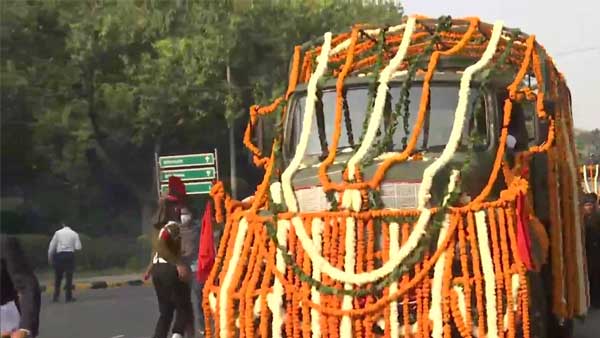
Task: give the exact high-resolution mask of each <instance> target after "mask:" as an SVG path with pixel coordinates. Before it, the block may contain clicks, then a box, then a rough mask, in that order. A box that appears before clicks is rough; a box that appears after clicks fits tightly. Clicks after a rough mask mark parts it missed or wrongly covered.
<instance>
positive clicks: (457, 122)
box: [284, 21, 502, 285]
mask: <svg viewBox="0 0 600 338" xmlns="http://www.w3.org/2000/svg"><path fill="white" fill-rule="evenodd" d="M501 32H502V22H501V21H498V22H496V23H495V24H494V28H493V31H492V37H491V39H490V42H489V43H488V46H487V47H486V50H485V52H484V53H483V56H482V58H481V59H480V60H479V61H478V62H477V63H476V64H474V65H472V66H470V67H468V68H467V70H466V71H465V72H464V74H463V76H462V78H461V84H460V91H459V101H458V106H457V109H456V113H455V117H454V124H453V127H452V132H451V134H450V140H449V142H448V145H447V146H446V148H445V149H444V151H443V152H442V155H441V156H440V158H438V159H437V160H436V161H434V162H433V163H432V164H431V165H429V167H427V169H425V173H424V175H423V182H424V183H425V184H423V183H422V184H421V187H420V189H419V210H420V211H421V214H420V215H419V219H418V220H417V223H416V224H415V227H414V229H413V231H412V232H411V234H410V236H409V238H408V240H407V242H406V243H405V244H404V245H403V246H402V247H401V248H400V250H399V251H398V252H397V254H396V255H395V256H393V257H390V260H388V261H387V262H386V263H384V264H383V266H381V267H380V268H379V269H376V270H373V271H371V272H366V273H359V274H356V273H351V272H346V271H342V270H340V269H337V268H336V267H334V266H332V265H331V264H330V263H329V262H328V261H327V260H325V259H324V258H323V257H322V256H321V255H319V254H317V253H316V252H315V247H314V245H313V243H312V241H311V240H310V238H309V237H308V235H307V234H306V231H305V229H304V226H303V224H302V220H301V219H300V218H299V217H295V218H294V219H292V225H293V226H294V228H295V230H296V234H297V235H298V239H299V240H300V243H301V244H302V247H303V249H304V250H305V251H306V253H307V254H308V256H309V258H310V260H311V261H312V263H313V265H317V266H319V267H320V269H321V270H322V271H323V272H324V273H327V274H328V275H329V276H330V277H331V278H333V279H334V280H336V281H339V282H343V283H354V284H355V285H362V284H366V283H370V282H374V281H376V280H378V279H381V278H383V277H385V276H387V275H388V274H389V273H390V272H392V271H393V270H394V268H395V267H396V266H398V265H399V264H401V263H402V261H403V260H404V259H405V258H406V257H407V256H408V255H409V254H410V253H411V252H412V250H414V249H415V248H416V247H417V245H418V243H419V240H420V239H421V237H422V236H423V234H424V233H425V228H426V226H427V223H429V219H430V217H431V210H430V209H427V208H426V207H425V205H426V203H427V201H428V200H429V198H430V194H429V189H430V188H431V184H432V181H433V176H434V175H435V174H436V173H437V171H438V170H439V169H440V168H441V167H442V166H444V165H445V164H446V163H447V162H448V161H449V160H450V158H452V156H453V155H454V152H455V151H456V148H457V146H458V142H459V141H460V137H461V135H462V129H463V125H464V121H465V115H466V111H467V105H468V96H469V90H470V82H471V78H472V76H473V73H475V72H476V71H478V70H480V69H481V68H483V67H484V66H485V65H486V64H487V63H488V62H489V61H490V59H491V58H492V56H493V55H494V53H495V51H496V47H497V45H498V40H499V39H500V33H501ZM303 132H304V130H303ZM351 167H352V166H349V167H348V168H349V169H350V168H351ZM449 184H453V183H452V180H451V182H450V183H449ZM287 188H288V187H286V185H285V184H284V196H285V195H286V194H285V193H286V191H285V189H287ZM290 189H291V188H290ZM292 197H293V192H292ZM286 201H287V198H286Z"/></svg>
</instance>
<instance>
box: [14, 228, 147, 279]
mask: <svg viewBox="0 0 600 338" xmlns="http://www.w3.org/2000/svg"><path fill="white" fill-rule="evenodd" d="M15 237H17V238H18V239H19V241H20V242H21V246H22V247H23V250H24V251H25V255H26V256H27V258H28V259H29V262H30V264H31V265H32V266H33V268H34V269H36V270H37V269H48V268H49V266H48V245H49V243H50V239H51V237H50V236H47V235H40V234H22V235H16V236H15ZM80 238H81V245H82V246H83V249H82V250H81V251H79V252H77V253H76V256H75V257H76V264H77V269H78V270H105V269H112V268H130V269H141V268H143V267H145V266H146V265H147V264H148V262H149V259H150V258H149V257H150V246H149V244H148V241H147V240H146V239H145V238H137V239H135V238H112V237H97V238H92V237H89V236H87V235H84V234H80Z"/></svg>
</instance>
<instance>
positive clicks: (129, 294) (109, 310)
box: [40, 286, 600, 338]
mask: <svg viewBox="0 0 600 338" xmlns="http://www.w3.org/2000/svg"><path fill="white" fill-rule="evenodd" d="M76 297H77V302H75V303H72V304H65V303H56V304H54V303H51V302H50V295H49V294H44V295H43V306H42V314H41V334H40V337H41V338H84V337H85V338H151V336H152V331H153V329H154V323H155V322H156V319H157V318H158V311H157V303H156V298H155V296H154V290H153V289H152V288H151V287H140V286H138V287H134V286H130V287H122V288H115V289H105V290H89V291H84V292H80V293H77V295H76ZM596 337H600V311H593V312H591V313H590V316H589V317H588V318H587V319H586V321H585V323H584V324H583V325H582V324H579V325H578V327H577V333H576V335H575V338H596Z"/></svg>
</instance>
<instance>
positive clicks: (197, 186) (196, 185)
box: [160, 182, 212, 195]
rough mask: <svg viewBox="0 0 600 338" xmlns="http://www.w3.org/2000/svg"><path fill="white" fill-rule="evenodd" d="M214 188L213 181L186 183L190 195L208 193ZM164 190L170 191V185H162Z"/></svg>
mask: <svg viewBox="0 0 600 338" xmlns="http://www.w3.org/2000/svg"><path fill="white" fill-rule="evenodd" d="M211 188H212V182H191V183H185V190H186V192H187V194H188V195H199V194H208V193H210V189H211ZM160 190H161V191H162V192H167V191H169V185H167V184H163V185H161V186H160Z"/></svg>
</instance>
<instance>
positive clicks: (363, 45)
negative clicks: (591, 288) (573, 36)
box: [202, 17, 599, 338]
mask: <svg viewBox="0 0 600 338" xmlns="http://www.w3.org/2000/svg"><path fill="white" fill-rule="evenodd" d="M440 59H443V60H444V61H449V62H450V63H452V62H454V61H456V62H463V63H464V64H465V69H462V70H460V71H458V70H457V69H454V68H447V67H448V66H447V64H446V62H442V63H440V62H439V61H440ZM425 60H428V61H427V64H425V62H424V61H425ZM438 63H439V64H440V65H438ZM466 66H468V67H466ZM438 68H439V69H438ZM448 72H450V73H452V72H455V73H457V74H462V75H460V77H461V81H460V90H459V102H458V104H457V107H456V111H455V113H454V125H453V128H452V130H451V133H450V138H449V139H448V141H447V142H446V143H447V145H446V146H445V149H444V150H443V152H442V153H441V155H440V156H439V157H438V158H427V157H428V156H427V153H426V150H425V153H424V154H421V153H420V154H416V153H415V151H416V149H417V142H418V140H419V139H420V138H421V137H424V138H427V137H429V136H430V135H432V133H435V132H436V131H435V130H430V127H431V126H430V125H428V124H427V119H428V118H429V117H428V116H427V114H428V110H429V109H430V106H431V97H430V96H431V94H432V91H431V86H432V85H434V84H435V79H434V77H435V76H437V74H441V73H448ZM505 74H508V75H511V76H513V78H512V80H511V83H510V85H509V86H507V88H506V91H507V93H508V95H507V98H506V100H504V102H503V103H502V114H501V115H502V118H501V121H500V125H499V132H498V133H496V134H497V140H495V141H494V143H493V144H497V149H495V150H494V151H495V153H491V155H492V156H491V157H492V159H491V160H490V163H489V164H490V168H491V169H490V171H489V175H488V176H489V177H488V178H487V180H486V182H482V183H484V184H483V188H482V189H481V190H480V191H477V192H475V196H474V198H472V199H471V200H470V201H469V200H464V199H463V198H462V196H463V194H464V192H463V188H464V186H463V185H464V182H461V181H464V180H465V179H470V177H469V175H468V171H469V170H470V169H471V167H472V166H473V165H474V163H475V162H474V159H475V156H477V153H476V152H477V150H476V148H477V147H476V145H477V144H480V143H481V141H482V140H483V137H484V136H487V135H481V134H478V133H479V128H477V123H479V121H481V120H485V119H486V118H487V116H489V112H488V111H486V109H488V106H489V105H488V103H487V102H486V104H485V105H483V104H482V100H480V99H479V98H481V97H483V96H481V95H482V94H481V93H483V92H485V91H489V90H490V89H492V90H494V88H495V87H494V86H495V82H494V81H492V80H494V79H496V78H497V77H498V75H505ZM398 76H403V77H404V80H403V83H402V85H401V86H400V95H399V98H398V101H397V103H396V104H395V107H393V108H392V107H391V102H390V98H389V97H390V93H389V88H388V83H389V81H391V80H392V79H393V78H397V77H398ZM360 77H365V79H364V81H363V83H364V84H367V85H368V86H369V87H370V88H369V94H368V96H367V101H368V102H367V106H366V107H365V108H366V109H365V111H366V113H365V114H364V120H363V121H361V122H362V123H363V128H362V133H361V134H360V135H358V133H357V134H355V133H356V132H357V131H360V130H353V128H352V127H353V125H352V123H353V121H352V117H353V116H354V115H353V112H352V111H350V110H351V109H354V108H353V104H352V102H348V98H349V95H348V93H349V87H348V86H347V84H346V80H347V79H349V78H352V79H355V78H360ZM417 78H418V81H422V90H421V97H420V102H419V107H418V111H416V112H415V116H416V117H415V122H414V125H413V126H412V128H410V127H411V126H410V125H409V124H408V122H409V121H410V120H411V119H412V118H410V115H412V113H413V112H409V110H408V107H409V103H410V101H409V99H410V97H409V93H410V91H411V86H412V82H413V81H415V79H417ZM421 78H422V80H421ZM333 79H335V82H336V86H335V92H336V101H335V112H334V116H325V115H323V114H325V111H328V109H319V107H318V104H319V96H318V93H319V90H322V89H324V88H322V85H323V84H324V83H327V81H330V80H333ZM528 79H531V80H535V81H533V83H535V84H536V85H535V87H530V83H531V81H528ZM353 81H354V80H353ZM471 81H476V82H477V84H476V85H474V86H473V85H472V84H471ZM298 83H306V84H307V99H306V101H307V102H306V105H305V109H306V110H307V111H306V112H305V114H304V121H303V126H302V129H301V130H300V142H299V143H298V144H297V145H296V147H293V146H292V147H290V148H292V149H295V152H296V153H295V154H292V155H294V156H293V157H291V156H287V157H285V159H286V160H290V159H291V161H289V163H286V162H285V161H284V155H286V154H285V153H284V149H283V147H282V146H283V145H284V144H286V143H285V142H289V141H288V140H287V139H284V137H283V129H282V128H283V127H282V126H283V123H281V121H286V117H285V115H286V114H287V113H288V111H287V110H286V109H287V108H286V105H287V103H288V102H287V101H288V100H289V99H293V98H294V96H292V94H293V93H294V92H295V89H296V85H297V84H298ZM457 86H458V84H457ZM471 96H473V97H471ZM525 101H531V102H535V109H536V112H537V114H536V116H535V118H536V119H537V120H539V123H540V124H541V123H544V124H546V125H547V126H548V128H547V130H548V133H547V135H544V136H545V140H541V141H542V142H540V143H539V144H534V145H531V146H529V148H524V150H522V151H518V152H517V153H516V154H515V156H514V161H513V160H512V159H511V160H510V161H509V160H508V157H507V154H508V155H511V153H508V150H507V147H506V144H507V140H508V137H509V128H512V124H514V123H515V121H518V120H517V119H514V118H513V113H514V111H513V107H515V105H519V104H523V103H524V102H525ZM548 101H552V102H554V105H552V106H549V105H547V102H548ZM492 112H495V110H492ZM484 114H485V115H484ZM267 115H271V116H275V119H276V120H277V121H278V124H279V127H278V128H277V129H275V134H276V137H275V140H274V142H273V144H272V146H271V152H270V154H263V153H262V151H261V150H260V149H259V148H258V146H256V145H255V144H254V143H253V142H252V138H253V133H254V129H255V128H256V127H257V125H258V121H259V119H260V118H261V117H264V116H267ZM315 116H316V117H317V122H318V123H317V125H318V132H319V135H316V134H317V133H316V132H315V133H314V134H315V135H311V133H312V131H311V130H312V128H311V127H310V126H311V125H312V119H313V118H314V117H315ZM400 119H403V120H402V122H400ZM331 120H333V122H328V121H331ZM381 121H385V125H383V129H381V126H382V124H381ZM464 122H469V124H470V125H471V126H473V125H475V127H474V128H472V129H470V130H469V131H470V134H469V135H468V136H469V138H468V144H467V145H468V147H465V148H464V149H466V150H462V149H463V148H460V149H459V148H458V146H459V144H460V145H461V146H463V145H464V142H465V139H464V137H463V134H464V133H463V128H464V125H465V123H464ZM325 123H332V125H331V126H329V125H325ZM342 123H343V124H344V126H345V127H343V126H342ZM398 126H400V127H401V128H402V130H403V137H402V138H400V139H399V140H394V139H393V137H394V134H396V130H397V128H398ZM354 127H355V128H356V124H355V125H354ZM343 128H345V130H343ZM422 129H423V130H424V135H421V130H422ZM511 130H512V129H511ZM343 132H345V133H346V140H347V142H348V144H349V145H350V147H352V148H354V151H355V152H354V153H350V154H348V155H345V159H344V160H342V161H340V159H339V157H340V155H339V154H338V146H339V144H340V138H341V136H342V133H343ZM492 135H494V134H492ZM317 136H319V137H320V139H321V140H322V142H321V143H322V144H323V148H324V149H323V150H324V151H323V155H325V156H324V157H325V159H324V160H323V162H322V163H320V165H318V167H319V168H318V177H319V181H320V182H321V185H322V188H323V192H324V193H325V196H326V197H327V200H328V201H329V207H327V208H325V210H320V211H314V212H305V211H302V210H304V209H303V205H302V203H305V201H304V202H303V201H301V200H300V199H299V198H297V196H296V189H297V187H295V186H294V180H293V177H294V174H295V173H296V172H299V171H302V170H304V169H303V168H305V167H304V165H305V163H303V161H304V152H305V150H306V147H307V144H308V143H307V142H308V140H309V139H310V138H311V137H317ZM512 136H513V137H514V136H515V135H512ZM395 142H396V143H397V146H398V148H402V149H401V150H400V152H398V153H387V154H385V156H380V154H383V153H385V152H386V151H390V150H393V149H394V148H396V144H395ZM244 144H245V145H246V147H247V148H248V149H249V150H250V153H251V154H252V156H253V161H254V162H255V164H256V165H257V166H260V167H263V168H264V169H265V176H264V178H263V180H262V182H261V183H260V185H259V186H258V187H257V190H256V193H255V195H254V197H253V198H252V199H250V200H249V202H248V203H241V202H239V201H235V200H233V199H231V198H230V197H229V196H227V195H226V194H225V192H224V190H223V184H222V183H221V182H217V183H216V184H215V185H214V187H213V189H212V191H211V196H212V197H213V198H214V200H215V211H216V212H215V217H216V218H217V222H219V223H223V224H224V235H223V237H222V239H221V242H220V246H219V250H218V252H217V257H216V259H215V264H214V267H213V270H212V271H211V273H210V274H209V277H208V280H207V282H206V286H205V288H204V290H203V301H202V306H203V310H204V313H205V318H206V324H207V325H206V327H207V336H220V337H233V336H235V335H236V334H237V333H238V332H239V335H240V336H241V337H247V338H251V337H255V336H271V337H274V338H278V337H282V336H283V335H285V336H286V337H293V338H309V337H310V338H324V337H326V338H329V337H331V338H336V337H344V338H346V337H358V338H362V337H365V338H371V337H376V336H379V335H383V336H386V337H398V336H404V337H407V336H412V337H435V338H451V337H453V336H454V335H455V334H456V333H458V334H460V336H461V337H463V338H472V337H474V336H477V337H488V338H497V337H499V338H510V337H516V336H517V335H518V334H522V335H523V337H524V338H529V337H530V336H531V335H533V330H534V327H533V326H531V315H530V310H531V309H534V310H535V308H534V304H535V302H534V299H533V298H532V297H534V295H535V293H532V292H531V290H530V285H529V281H528V274H530V273H538V272H537V271H539V270H540V269H541V267H542V266H543V265H544V264H545V263H546V255H548V256H549V259H548V264H549V265H550V266H551V271H552V277H551V278H552V285H553V289H552V311H553V312H554V314H555V315H557V316H558V317H560V318H572V317H574V316H576V315H580V314H581V313H583V312H585V309H586V306H587V299H586V296H587V289H586V286H585V283H584V280H585V279H584V278H585V275H584V273H585V270H584V268H583V258H582V257H583V256H582V254H581V253H582V251H583V246H582V245H583V242H582V232H581V228H580V226H581V225H580V219H579V214H578V208H577V206H578V203H579V202H578V189H579V188H580V187H583V188H584V189H586V190H588V191H592V190H597V187H598V182H597V181H598V176H599V169H598V166H593V167H584V168H582V169H581V171H578V168H577V166H576V164H575V158H576V157H575V146H574V143H573V125H572V121H571V111H570V102H569V95H568V88H567V87H566V84H565V80H564V77H563V76H562V74H560V73H559V72H558V70H556V68H555V66H554V63H553V61H552V58H551V57H550V56H549V55H548V54H547V52H546V51H545V49H544V48H543V47H542V46H540V45H539V44H538V43H537V42H536V41H535V37H534V36H526V35H524V34H522V33H520V32H519V31H517V30H511V29H506V28H503V27H502V25H501V24H500V23H496V24H495V25H493V26H492V25H489V24H486V23H482V22H480V21H479V19H477V18H467V19H462V20H457V19H453V20H452V19H450V18H449V17H442V18H439V19H437V20H432V19H429V18H424V17H412V18H407V19H406V20H405V21H403V22H402V23H400V24H399V25H397V26H390V27H387V28H377V27H367V26H364V25H361V26H358V25H357V26H355V27H353V29H352V31H351V32H347V33H343V34H338V35H333V34H326V35H325V36H324V38H323V39H321V40H320V41H317V42H315V43H313V45H311V46H308V47H304V48H301V47H299V46H297V47H296V48H295V49H294V56H293V59H292V65H291V71H290V76H289V79H288V88H287V90H286V92H285V94H284V95H283V96H281V97H280V98H277V99H276V100H275V101H274V102H273V103H271V104H269V105H266V106H264V107H260V106H252V107H251V109H250V118H249V122H248V126H247V128H246V131H245V132H244ZM287 146H288V145H287V144H286V148H287ZM423 148H424V149H427V143H426V141H425V142H424V143H423ZM457 151H461V152H463V153H464V156H463V157H461V162H462V163H460V164H458V165H457V164H453V163H452V162H450V159H451V158H452V159H455V158H456V157H455V156H454V154H455V153H456V152H457ZM535 154H546V155H547V159H548V160H547V165H548V179H547V181H546V183H547V188H548V201H549V205H548V208H547V209H548V212H549V217H548V218H549V221H550V223H549V224H542V223H541V222H540V219H542V218H538V215H536V214H535V212H536V211H537V209H535V208H534V203H533V195H534V193H537V191H532V190H531V189H532V184H531V177H530V170H529V169H530V167H531V165H532V161H531V158H532V157H533V156H534V155H535ZM378 156H380V157H378ZM511 156H512V155H511ZM417 158H418V159H419V160H422V161H424V163H426V164H427V169H425V172H424V174H423V178H422V180H421V186H420V189H419V192H418V196H417V202H418V208H416V209H405V210H395V209H387V208H386V207H385V205H384V200H385V195H384V191H383V190H382V182H384V179H386V177H387V176H386V175H388V174H389V172H390V169H391V168H392V166H394V165H396V164H398V163H401V162H403V161H407V160H416V159H417ZM348 159H349V160H348ZM336 160H337V161H339V162H336ZM344 161H348V162H347V163H345V164H344V163H343V162H344ZM340 164H342V165H343V169H342V172H339V171H338V173H337V175H338V176H337V177H339V176H341V177H342V179H341V180H340V179H339V178H337V180H338V181H336V182H333V181H332V177H331V175H332V173H333V170H331V169H332V167H333V168H339V165H340ZM286 165H287V168H286ZM446 166H448V168H446V169H448V170H450V173H451V174H450V175H449V176H450V179H449V181H448V182H447V187H446V189H445V192H444V193H443V194H442V195H440V196H442V198H441V200H440V201H439V202H436V203H437V204H439V205H434V204H433V203H434V202H435V201H436V199H432V198H431V191H432V190H433V189H438V190H440V191H441V190H444V189H443V188H444V187H443V186H441V187H438V186H437V185H439V183H437V182H434V177H436V176H442V175H441V170H442V168H445V167H446ZM315 167H316V166H315ZM313 170H314V169H313ZM336 170H339V169H336ZM500 170H502V172H500ZM438 172H439V173H440V175H438ZM461 173H462V174H464V175H463V176H464V177H462V178H461V177H460V174H461ZM500 174H502V175H500ZM368 175H370V176H368ZM579 175H581V176H579ZM499 176H500V177H503V178H504V179H503V180H502V179H501V180H498V177H499ZM444 177H447V176H444ZM439 178H442V177H439ZM592 180H593V181H592ZM590 181H591V182H590ZM536 187H537V186H536ZM536 189H537V188H536ZM434 191H437V190H434ZM436 196H437V195H436ZM314 198H315V199H316V198H320V197H317V196H315V197H314ZM524 233H530V234H531V236H525V235H524ZM534 242H535V243H534ZM532 243H534V244H532ZM526 247H535V248H540V253H539V255H537V254H534V255H532V257H529V252H530V251H527V250H524V249H523V248H526ZM534 251H535V250H534ZM529 262H532V263H529ZM528 268H531V269H532V270H533V271H531V272H530V271H527V270H528ZM565 276H568V278H569V280H567V279H566V277H565ZM212 324H214V325H213V326H211V325H212Z"/></svg>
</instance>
